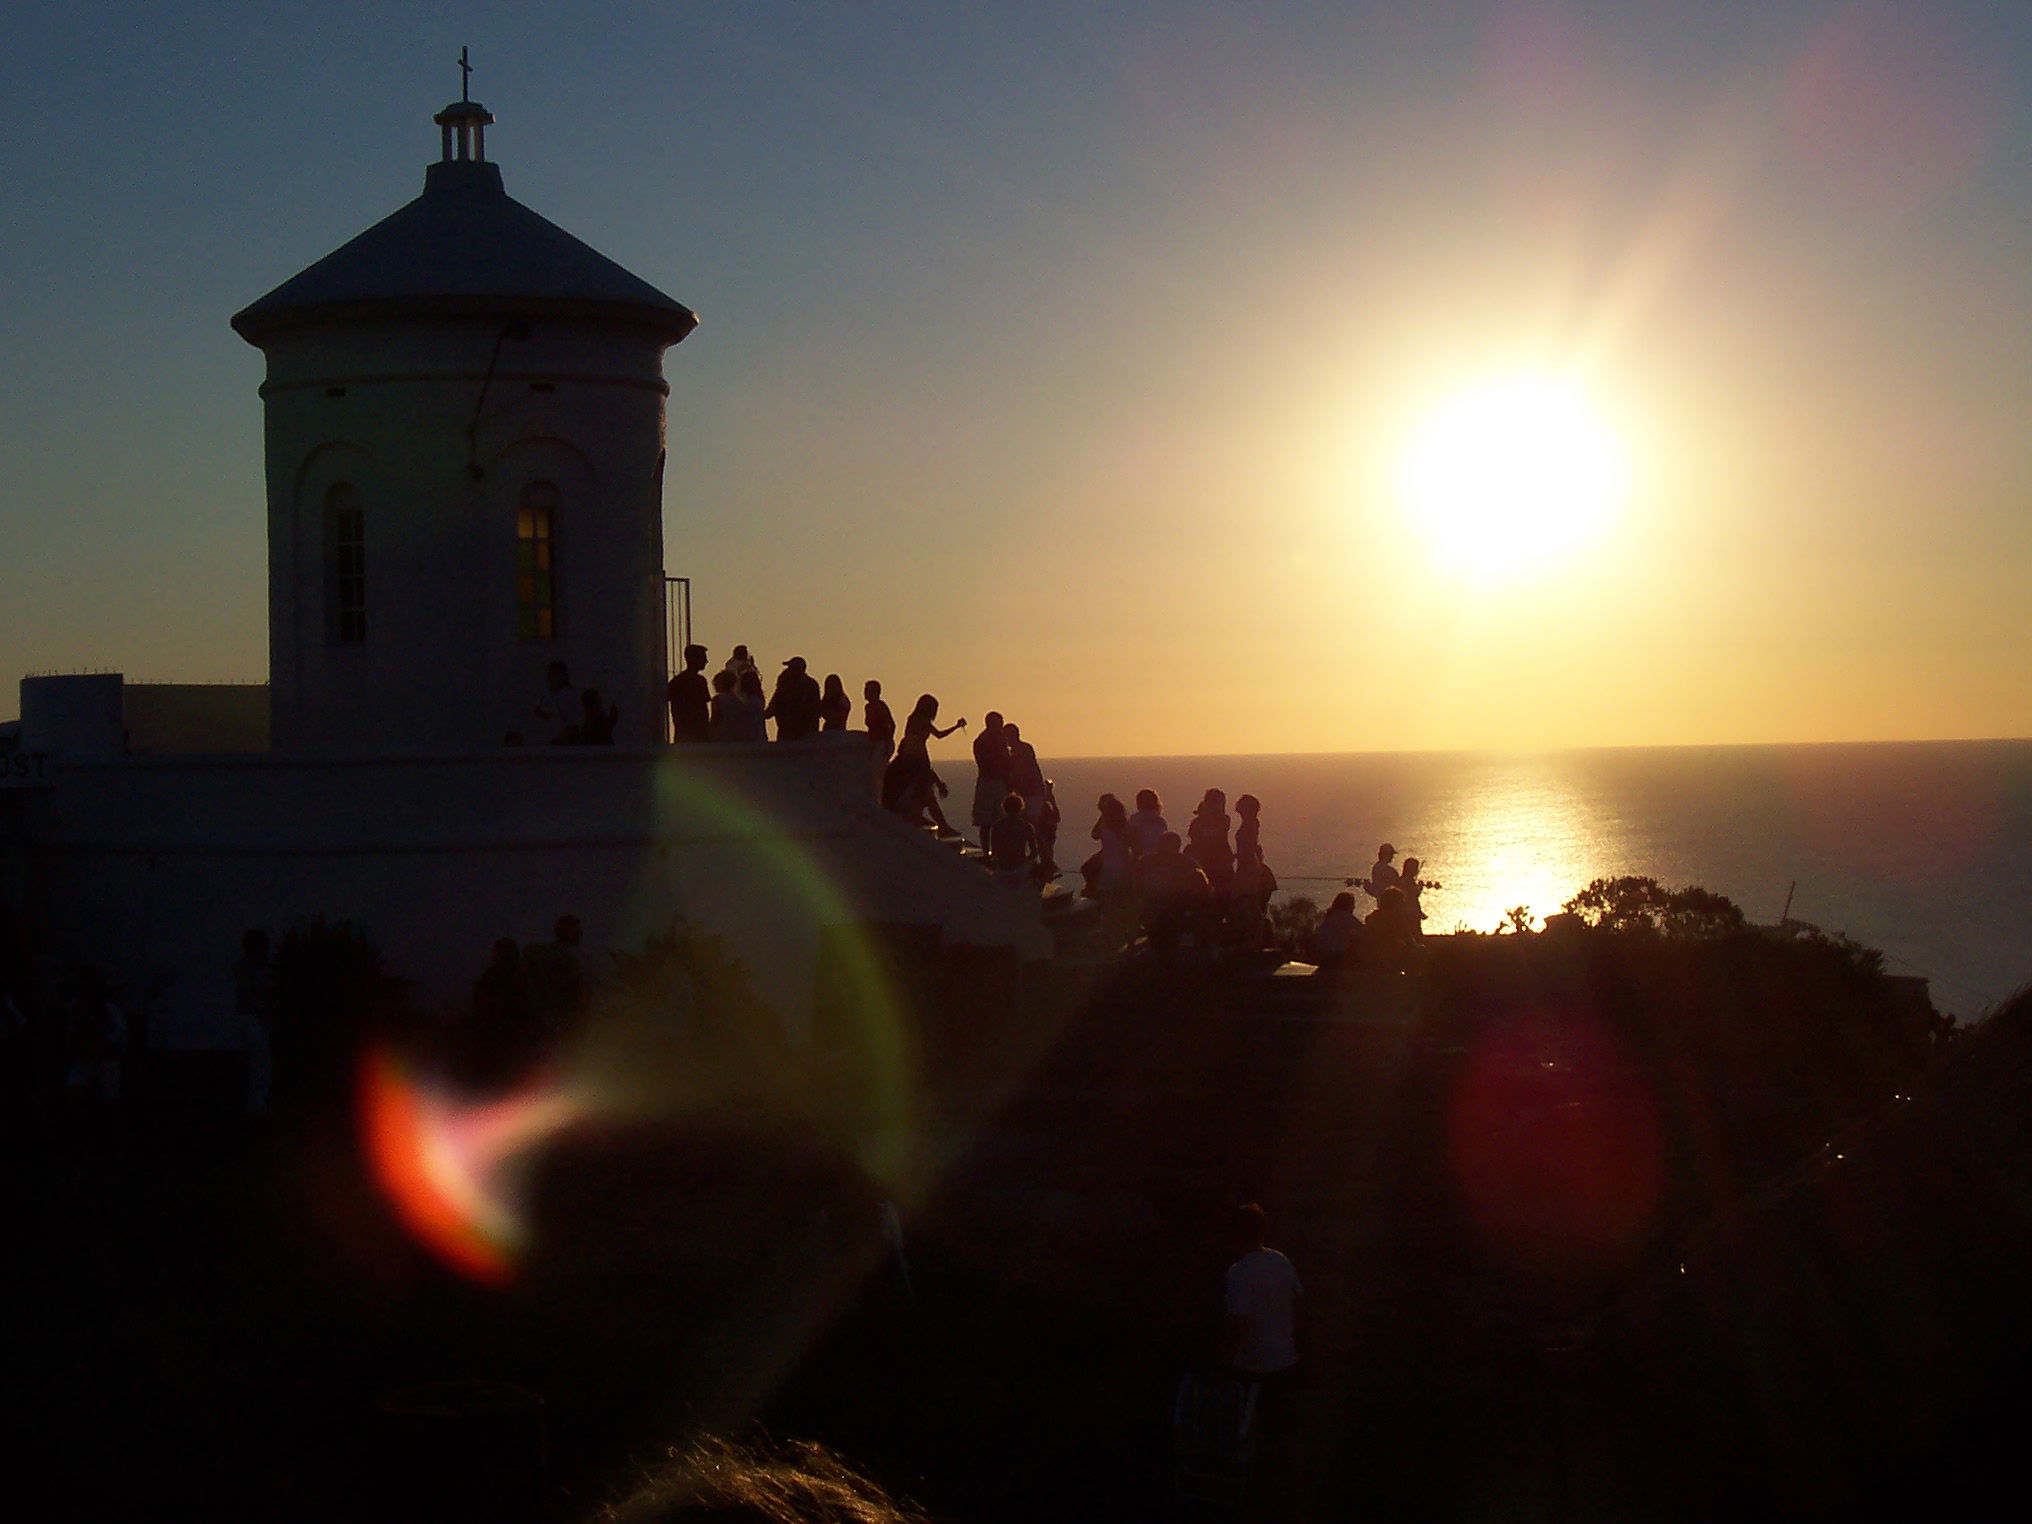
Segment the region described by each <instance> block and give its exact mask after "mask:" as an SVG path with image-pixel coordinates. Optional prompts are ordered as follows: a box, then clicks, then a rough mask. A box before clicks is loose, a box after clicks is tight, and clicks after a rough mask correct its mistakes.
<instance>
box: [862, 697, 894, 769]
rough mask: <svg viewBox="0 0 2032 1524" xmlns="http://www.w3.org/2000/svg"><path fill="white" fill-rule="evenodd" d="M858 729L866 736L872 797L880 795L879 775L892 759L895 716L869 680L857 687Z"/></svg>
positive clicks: (886, 701)
mask: <svg viewBox="0 0 2032 1524" xmlns="http://www.w3.org/2000/svg"><path fill="white" fill-rule="evenodd" d="M861 703H862V708H861V715H862V719H861V725H862V728H863V729H865V730H866V731H867V732H868V765H869V768H870V769H871V770H872V771H873V773H874V775H875V794H876V797H878V798H879V797H880V796H881V793H882V774H883V772H884V771H885V770H886V769H887V768H888V766H889V759H890V758H891V757H893V756H895V755H896V716H895V715H894V714H892V713H890V710H889V703H888V700H886V699H884V698H883V697H882V685H881V684H880V683H878V682H877V681H875V679H874V678H872V677H871V678H869V679H868V680H867V682H865V683H863V684H862V685H861Z"/></svg>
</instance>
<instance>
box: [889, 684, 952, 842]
mask: <svg viewBox="0 0 2032 1524" xmlns="http://www.w3.org/2000/svg"><path fill="white" fill-rule="evenodd" d="M966 728H967V722H966V720H965V719H964V718H961V719H957V720H955V721H953V722H952V724H950V725H948V726H946V728H945V729H943V730H940V729H939V728H938V699H937V698H936V697H935V696H934V695H932V694H929V693H926V694H921V695H919V697H918V700H917V704H916V706H915V707H914V708H913V709H912V710H911V711H910V718H909V719H907V720H905V721H904V722H903V740H902V741H901V742H900V743H899V744H898V745H897V747H896V760H895V761H893V762H891V763H890V764H889V770H888V771H887V772H886V773H885V774H884V775H883V778H882V803H883V805H884V806H885V807H887V808H888V809H890V810H892V811H894V812H895V813H896V814H898V815H901V816H902V817H903V818H904V819H905V820H908V821H911V822H912V823H913V824H917V825H922V824H924V817H925V816H926V815H927V814H929V815H930V816H931V824H932V825H933V826H935V827H936V828H937V830H938V834H939V835H941V836H957V835H959V832H957V831H955V830H954V829H953V828H952V826H951V825H950V824H948V823H947V821H946V818H945V811H944V810H942V809H940V808H939V804H938V802H939V800H940V799H942V798H943V797H945V795H946V794H947V793H948V792H950V791H949V790H948V789H947V788H946V786H945V780H944V779H943V778H941V777H939V775H938V774H937V773H936V772H934V771H932V766H931V743H932V742H933V741H934V740H938V741H943V740H944V739H945V738H946V737H947V736H949V735H951V734H953V732H954V731H958V730H965V729H966Z"/></svg>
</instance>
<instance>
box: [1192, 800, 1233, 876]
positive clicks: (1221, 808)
mask: <svg viewBox="0 0 2032 1524" xmlns="http://www.w3.org/2000/svg"><path fill="white" fill-rule="evenodd" d="M1228 825H1229V820H1228V796H1227V795H1226V794H1224V793H1222V792H1221V791H1220V790H1219V789H1217V788H1210V789H1208V790H1207V791H1206V795H1205V797H1203V798H1202V799H1201V800H1200V802H1199V807H1198V808H1197V809H1195V810H1194V811H1193V812H1192V819H1191V821H1190V822H1188V823H1187V825H1186V828H1185V836H1186V848H1185V851H1186V855H1187V856H1188V857H1190V858H1191V859H1192V860H1193V861H1194V862H1196V863H1198V864H1199V866H1200V871H1201V872H1203V873H1205V874H1206V876H1207V882H1208V883H1210V884H1212V885H1213V888H1214V893H1215V894H1216V895H1217V896H1219V897H1220V898H1221V899H1226V898H1227V897H1228V891H1229V890H1230V889H1231V888H1232V887H1233V886H1234V882H1235V853H1234V849H1233V848H1232V847H1230V846H1229V845H1228Z"/></svg>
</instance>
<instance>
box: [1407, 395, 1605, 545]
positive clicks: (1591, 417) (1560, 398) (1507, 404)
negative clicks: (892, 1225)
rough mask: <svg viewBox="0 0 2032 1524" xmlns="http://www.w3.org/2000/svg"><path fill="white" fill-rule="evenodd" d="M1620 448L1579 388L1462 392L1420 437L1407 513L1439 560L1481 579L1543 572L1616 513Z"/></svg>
mask: <svg viewBox="0 0 2032 1524" xmlns="http://www.w3.org/2000/svg"><path fill="white" fill-rule="evenodd" d="M1627 477H1628V468H1627V462H1626V459H1625V456H1624V452H1623V448H1622V444H1621V441H1620V440H1619V439H1618V438H1617V437H1616V435H1615V432H1614V431H1613V430H1612V429H1610V427H1609V426H1608V424H1607V423H1606V422H1604V421H1603V419H1602V417H1601V415H1600V414H1599V413H1598V412H1597V411H1596V410H1595V409H1594V407H1593V406H1592V405H1591V404H1590V403H1589V402H1588V399H1587V397H1586V396H1585V395H1584V394H1583V393H1582V392H1581V391H1580V389H1579V388H1578V387H1576V386H1574V385H1573V384H1572V383H1570V382H1568V381H1566V380H1564V379H1562V378H1560V377H1557V376H1554V375H1548V374H1536V373H1527V374H1521V375H1511V376H1503V377H1498V378H1495V379H1491V380H1488V381H1484V382H1481V383H1479V384H1478V385H1475V386H1472V387H1469V388H1467V389H1465V390H1463V391H1460V392H1457V393H1455V394H1454V395H1453V396H1451V397H1449V398H1447V399H1446V400H1445V401H1443V402H1441V403H1440V404H1439V405H1438V406H1437V407H1435V408H1434V409H1433V410H1432V411H1431V412H1429V413H1427V414H1426V415H1425V417H1424V418H1423V419H1422V420H1421V421H1420V422H1419V424H1418V425H1417V427H1416V428H1415V429H1413V431H1412V433H1411V436H1410V438H1409V439H1408V440H1407V442H1406V445H1405V450H1404V455H1403V460H1402V470H1401V478H1400V488H1401V492H1402V497H1403V501H1404V505H1405V507H1406V508H1407V510H1408V511H1409V512H1410V514H1411V516H1412V518H1413V519H1414V521H1415V522H1416V523H1417V525H1418V527H1419V529H1420V530H1421V531H1422V532H1423V533H1424V534H1425V536H1426V538H1427V539H1428V540H1429V541H1430V542H1431V545H1432V548H1433V552H1434V554H1435V556H1436V557H1437V558H1438V559H1439V560H1440V561H1441V562H1442V563H1444V564H1445V565H1446V566H1447V567H1449V568H1450V569H1452V570H1454V571H1455V572H1457V573H1459V574H1461V575H1463V576H1466V577H1468V578H1470V579H1472V580H1474V581H1478V582H1496V581H1505V580H1510V579H1513V578H1519V577H1523V576H1527V575H1530V574H1532V573H1536V572H1542V571H1545V570H1547V569H1549V568H1551V567H1554V566H1557V565H1559V564H1560V563H1562V562H1564V561H1566V560H1568V559H1570V558H1571V557H1572V556H1573V555H1574V554H1575V553H1576V552H1577V551H1578V550H1579V549H1580V548H1581V547H1582V546H1584V545H1585V544H1587V542H1588V541H1590V540H1592V539H1594V538H1595V537H1596V536H1597V535H1598V534H1599V533H1600V532H1601V531H1602V529H1603V528H1604V527H1605V526H1606V525H1607V523H1608V521H1609V520H1610V519H1611V518H1612V517H1613V516H1614V514H1615V512H1616V510H1617V509H1618V508H1619V507H1620V506H1621V504H1622V500H1623V496H1624V493H1625V491H1626V488H1627Z"/></svg>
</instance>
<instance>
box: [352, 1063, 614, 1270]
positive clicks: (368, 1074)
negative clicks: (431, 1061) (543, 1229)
mask: <svg viewBox="0 0 2032 1524" xmlns="http://www.w3.org/2000/svg"><path fill="white" fill-rule="evenodd" d="M584 1114H585V1107H584V1104H583V1102H582V1101H581V1100H580V1099H579V1098H578V1097H577V1096H575V1095H574V1094H572V1093H571V1092H570V1091H569V1090H568V1089H567V1088H566V1087H565V1086H563V1085H562V1084H560V1083H559V1081H558V1080H557V1079H556V1078H555V1077H554V1076H552V1075H549V1074H542V1075H538V1076H536V1077H534V1078H532V1079H530V1080H529V1081H527V1082H526V1083H525V1084H524V1085H522V1086H521V1087H519V1088H517V1089H516V1090H514V1091H512V1092H510V1093H509V1094H507V1095H503V1096H498V1097H494V1098H491V1099H488V1100H484V1101H470V1100H465V1099H462V1098H460V1097H458V1096H456V1095H453V1094H451V1093H450V1092H448V1091H445V1090H441V1089H439V1088H437V1087H435V1086H433V1085H431V1084H430V1083H428V1082H426V1081H425V1080H424V1079H423V1078H421V1077H420V1076H419V1075H418V1074H417V1073H416V1072H415V1070H414V1069H413V1068H412V1067H411V1066H410V1064H409V1063H407V1062H406V1061H405V1060H404V1059H403V1057H402V1056H401V1055H400V1054H398V1053H397V1052H396V1051H395V1050H394V1049H393V1048H390V1047H388V1046H386V1045H385V1044H384V1045H381V1046H377V1047H375V1048H373V1049H371V1050H369V1052H368V1053H367V1055H366V1057H365V1059H364V1061H363V1062H362V1064H361V1066H360V1133H361V1143H362V1145H363V1147H364V1149H365V1151H366V1155H367V1164H368V1168H369V1169H370V1170H371V1172H372V1174H373V1177H374V1181H375V1183H376V1184H377V1185H378V1186H380V1188H381V1191H382V1194H383V1195H385V1196H386V1197H387V1198H388V1201H389V1204H390V1205H391V1206H393V1207H394V1209H395V1213H396V1216H397V1217H398V1218H399V1219H400V1220H401V1222H402V1224H403V1226H404V1227H406V1228H408V1229H409V1231H410V1232H411V1233H412V1234H413V1235H414V1236H415V1237H416V1239H417V1241H418V1242H419V1243H421V1244H422V1245H423V1246H424V1247H425V1248H427V1249H428V1250H430V1252H431V1253H432V1254H434V1255H436V1256H437V1257H438V1259H440V1260H441V1261H443V1262H444V1263H445V1264H446V1265H448V1266H450V1267H451V1268H452V1269H453V1270H456V1271H458V1272H459V1273H460V1274H461V1275H464V1276H467V1277H469V1278H470V1279H472V1280H475V1281H479V1282H480V1283H482V1284H483V1285H489V1286H500V1285H505V1284H506V1283H507V1282H509V1281H510V1280H512V1279H514V1275H515V1266H516V1262H517V1260H518V1258H519V1256H520V1254H521V1252H522V1248H523V1241H524V1232H523V1220H522V1214H521V1211H520V1204H519V1202H518V1201H517V1199H516V1191H515V1184H516V1173H517V1171H516V1166H517V1164H518V1163H519V1162H520V1161H521V1160H522V1159H524V1158H525V1157H526V1156H527V1155H528V1153H529V1152H530V1151H531V1150H532V1149H534V1148H535V1147H536V1146H537V1145H538V1144H540V1143H541V1142H543V1140H544V1139H546V1138H548V1137H550V1136H551V1135H552V1134H553V1133H555V1132H557V1131H558V1130H559V1129H560V1128H563V1127H565V1126H568V1125H569V1124H570V1123H572V1122H574V1121H576V1120H578V1119H579V1118H580V1117H581V1116H583V1115H584Z"/></svg>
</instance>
